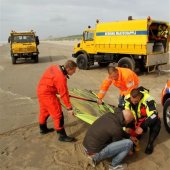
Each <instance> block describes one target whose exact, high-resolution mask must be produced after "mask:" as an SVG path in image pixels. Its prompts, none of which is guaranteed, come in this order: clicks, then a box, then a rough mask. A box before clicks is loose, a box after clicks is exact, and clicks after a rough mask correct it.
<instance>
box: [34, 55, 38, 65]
mask: <svg viewBox="0 0 170 170" xmlns="http://www.w3.org/2000/svg"><path fill="white" fill-rule="evenodd" d="M38 61H39V57H38V55H36V56H35V57H34V63H38Z"/></svg>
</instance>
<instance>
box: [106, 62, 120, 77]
mask: <svg viewBox="0 0 170 170" xmlns="http://www.w3.org/2000/svg"><path fill="white" fill-rule="evenodd" d="M107 71H108V73H109V74H111V73H113V72H118V69H117V68H116V67H115V65H114V64H113V63H110V64H109V66H108V68H107Z"/></svg>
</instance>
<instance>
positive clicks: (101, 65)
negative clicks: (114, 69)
mask: <svg viewBox="0 0 170 170" xmlns="http://www.w3.org/2000/svg"><path fill="white" fill-rule="evenodd" d="M98 64H99V66H100V67H107V66H108V65H109V63H108V62H105V63H104V62H98Z"/></svg>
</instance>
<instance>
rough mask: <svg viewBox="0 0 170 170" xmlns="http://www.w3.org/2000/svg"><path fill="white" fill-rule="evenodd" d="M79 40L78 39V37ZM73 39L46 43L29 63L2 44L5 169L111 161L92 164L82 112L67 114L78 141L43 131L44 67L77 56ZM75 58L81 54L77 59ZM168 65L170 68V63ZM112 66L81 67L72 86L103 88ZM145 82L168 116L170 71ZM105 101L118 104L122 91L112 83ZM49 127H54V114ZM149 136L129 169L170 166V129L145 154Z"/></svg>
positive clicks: (50, 169) (101, 167)
mask: <svg viewBox="0 0 170 170" xmlns="http://www.w3.org/2000/svg"><path fill="white" fill-rule="evenodd" d="M76 42H77V41H76ZM76 42H75V41H74V42H70V41H62V42H59V41H58V42H49V41H47V42H46V41H43V42H42V43H41V42H40V46H39V51H40V62H39V63H37V64H34V63H31V62H23V63H21V64H16V65H12V64H11V58H10V48H9V45H8V44H3V45H2V46H0V117H1V118H0V170H93V169H96V170H107V169H108V164H109V161H108V160H107V161H103V162H101V163H100V164H98V165H97V166H96V168H93V167H92V166H90V165H89V164H88V159H87V157H86V155H85V154H84V151H83V147H82V141H83V138H84V136H85V133H86V131H87V129H88V128H89V125H88V124H86V123H84V122H82V121H81V120H79V119H78V118H76V117H71V116H68V115H67V112H66V110H65V109H64V108H63V111H64V115H65V128H66V131H67V133H68V134H69V135H72V136H75V137H76V139H77V141H76V142H74V143H62V142H59V141H58V136H57V134H56V132H53V133H50V134H47V135H40V133H39V127H38V113H39V106H38V101H37V96H36V86H37V83H38V81H39V79H40V76H41V75H42V73H43V72H44V70H45V69H46V68H47V67H48V66H50V65H52V64H55V63H58V64H63V63H64V62H65V61H66V60H67V59H73V58H72V57H71V54H72V51H73V45H74V44H75V43H76ZM73 60H75V59H73ZM162 69H166V70H168V69H169V65H168V66H165V67H164V68H162ZM106 75H107V69H106V68H100V67H99V66H98V65H97V64H96V65H95V66H94V67H93V68H91V69H90V70H78V71H77V73H76V74H75V75H73V76H72V77H71V78H70V79H69V81H68V86H69V88H70V89H71V88H79V89H88V90H93V91H94V92H98V90H99V87H100V84H101V82H102V80H103V79H104V78H105V77H106ZM139 78H140V82H141V85H143V86H144V87H146V88H148V89H150V93H151V95H152V96H153V97H154V98H155V100H156V102H157V109H158V111H159V115H160V118H161V121H162V109H163V108H162V105H161V99H160V97H161V91H162V88H163V87H164V85H165V82H166V80H167V79H168V78H170V72H169V71H161V72H160V74H158V72H153V73H149V74H141V75H140V76H139ZM105 102H107V103H112V104H114V105H117V102H118V90H117V89H116V88H115V87H113V86H112V87H110V89H109V91H108V93H107V95H106V97H105ZM48 126H49V127H53V122H52V120H51V119H49V120H48ZM147 139H148V133H147V134H145V135H144V136H143V137H142V139H141V142H140V146H141V149H140V151H139V152H137V153H135V154H134V155H133V156H129V157H128V158H126V159H125V160H124V162H127V163H128V170H169V168H168V167H170V134H168V133H167V132H166V130H165V128H164V124H163V121H162V128H161V132H160V134H159V136H158V138H157V139H156V142H155V148H154V152H153V154H152V155H146V154H145V153H144V150H145V147H146V144H147Z"/></svg>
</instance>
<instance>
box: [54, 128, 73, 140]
mask: <svg viewBox="0 0 170 170" xmlns="http://www.w3.org/2000/svg"><path fill="white" fill-rule="evenodd" d="M57 134H59V138H58V140H59V141H61V142H73V141H75V138H74V137H70V136H67V134H66V131H65V129H61V130H57Z"/></svg>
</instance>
